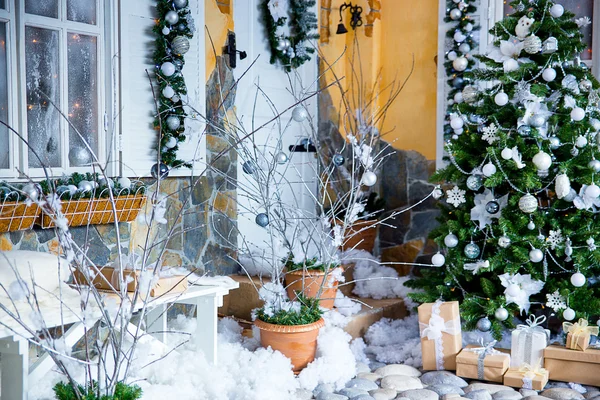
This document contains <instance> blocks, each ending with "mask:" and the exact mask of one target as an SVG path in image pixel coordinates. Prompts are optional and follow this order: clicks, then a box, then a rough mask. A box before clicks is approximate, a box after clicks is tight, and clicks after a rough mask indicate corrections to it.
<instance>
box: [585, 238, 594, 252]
mask: <svg viewBox="0 0 600 400" xmlns="http://www.w3.org/2000/svg"><path fill="white" fill-rule="evenodd" d="M585 242H586V243H587V245H588V249H590V251H595V250H596V241H595V240H594V238H593V237H591V238H588V239H587V240H586V241H585Z"/></svg>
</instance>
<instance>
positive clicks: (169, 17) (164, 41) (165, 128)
mask: <svg viewBox="0 0 600 400" xmlns="http://www.w3.org/2000/svg"><path fill="white" fill-rule="evenodd" d="M156 9H157V11H158V16H159V18H158V21H157V24H156V25H155V26H154V32H155V33H156V50H155V51H154V64H155V65H156V83H157V85H158V89H159V90H158V93H156V97H157V101H158V114H157V115H156V118H155V120H154V127H155V128H156V129H158V130H159V131H160V133H159V141H160V149H159V151H160V160H161V163H162V164H165V165H166V166H168V167H169V168H179V167H181V166H186V167H191V165H190V164H189V163H186V162H185V161H183V160H179V159H178V158H177V150H179V143H182V142H184V141H185V118H186V117H187V113H186V111H185V109H184V107H183V96H185V95H187V87H186V86H185V79H184V78H183V74H182V73H181V70H182V69H183V66H184V65H185V60H184V57H183V55H184V54H185V53H187V52H188V50H189V48H190V42H189V39H191V38H192V37H193V36H194V29H195V27H194V20H193V18H192V15H191V13H190V10H189V8H188V0H158V3H157V5H156Z"/></svg>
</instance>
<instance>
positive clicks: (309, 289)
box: [285, 269, 338, 309]
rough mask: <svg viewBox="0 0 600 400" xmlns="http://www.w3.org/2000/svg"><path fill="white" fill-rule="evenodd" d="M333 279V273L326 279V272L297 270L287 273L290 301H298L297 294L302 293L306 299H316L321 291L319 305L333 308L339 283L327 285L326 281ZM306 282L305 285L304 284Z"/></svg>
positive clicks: (286, 279)
mask: <svg viewBox="0 0 600 400" xmlns="http://www.w3.org/2000/svg"><path fill="white" fill-rule="evenodd" d="M326 278H327V279H329V278H331V271H330V272H329V275H327V277H325V272H323V271H317V270H310V269H308V270H302V269H300V270H297V271H292V272H286V273H285V288H286V289H285V290H286V291H287V294H288V297H289V298H290V300H296V293H297V292H302V293H303V294H304V295H305V296H306V297H311V298H315V297H317V295H318V293H319V289H320V288H321V287H323V290H322V291H321V297H320V301H319V305H320V306H321V307H324V308H329V309H332V308H333V303H334V302H335V296H336V293H337V286H338V283H337V281H336V282H333V283H332V284H330V285H327V284H326V283H325V282H324V281H325V279H326ZM303 282H304V283H303Z"/></svg>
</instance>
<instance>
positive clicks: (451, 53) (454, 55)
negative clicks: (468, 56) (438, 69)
mask: <svg viewBox="0 0 600 400" xmlns="http://www.w3.org/2000/svg"><path fill="white" fill-rule="evenodd" d="M457 57H458V54H456V52H455V51H451V52H449V53H448V60H450V61H454V60H456V58H457Z"/></svg>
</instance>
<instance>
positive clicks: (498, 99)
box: [494, 92, 508, 106]
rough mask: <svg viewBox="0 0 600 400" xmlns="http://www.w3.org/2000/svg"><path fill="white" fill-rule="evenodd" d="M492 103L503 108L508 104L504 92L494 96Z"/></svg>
mask: <svg viewBox="0 0 600 400" xmlns="http://www.w3.org/2000/svg"><path fill="white" fill-rule="evenodd" d="M494 102H495V103H496V105H499V106H505V105H506V104H508V95H507V94H506V93H504V92H499V93H497V94H496V96H494Z"/></svg>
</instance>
